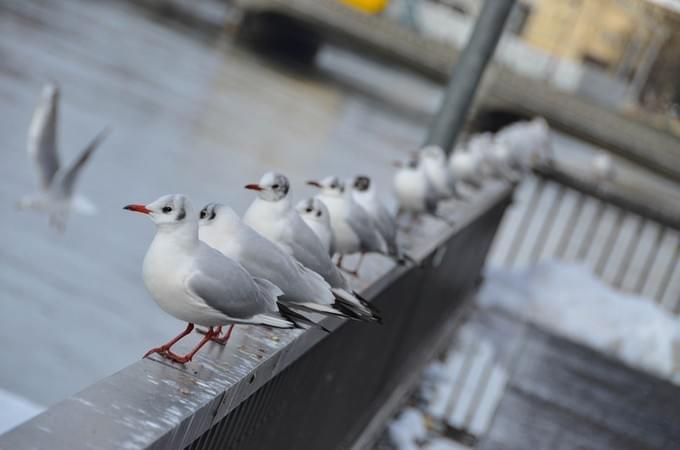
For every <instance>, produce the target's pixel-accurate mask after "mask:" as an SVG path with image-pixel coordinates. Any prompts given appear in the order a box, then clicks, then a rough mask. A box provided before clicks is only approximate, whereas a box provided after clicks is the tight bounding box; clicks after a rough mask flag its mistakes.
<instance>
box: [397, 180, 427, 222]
mask: <svg viewBox="0 0 680 450" xmlns="http://www.w3.org/2000/svg"><path fill="white" fill-rule="evenodd" d="M394 193H395V195H396V197H397V200H398V201H399V207H400V208H401V209H402V210H405V211H410V212H422V211H424V210H425V195H426V194H427V180H425V178H424V177H423V174H422V172H420V171H416V170H409V169H405V170H399V171H398V172H397V173H396V174H395V175H394Z"/></svg>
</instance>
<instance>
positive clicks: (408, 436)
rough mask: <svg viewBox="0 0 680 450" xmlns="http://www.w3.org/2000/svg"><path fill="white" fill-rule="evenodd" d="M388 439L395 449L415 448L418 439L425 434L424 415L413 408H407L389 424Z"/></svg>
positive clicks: (407, 449) (411, 449)
mask: <svg viewBox="0 0 680 450" xmlns="http://www.w3.org/2000/svg"><path fill="white" fill-rule="evenodd" d="M389 435H390V440H391V441H392V443H393V444H394V446H395V448H396V449H397V450H417V449H419V448H420V447H419V446H418V441H423V440H424V439H425V437H426V436H427V428H426V427H425V417H424V416H423V413H422V412H420V411H418V410H417V409H415V408H407V409H405V410H404V411H402V413H401V414H399V417H397V418H396V419H395V420H394V421H393V422H392V423H390V425H389Z"/></svg>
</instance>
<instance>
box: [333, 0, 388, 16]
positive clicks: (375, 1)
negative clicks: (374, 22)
mask: <svg viewBox="0 0 680 450" xmlns="http://www.w3.org/2000/svg"><path fill="white" fill-rule="evenodd" d="M339 1H340V2H341V3H344V4H346V5H349V6H351V7H352V8H354V9H358V10H359V11H361V12H365V13H367V14H378V13H380V12H382V11H383V10H384V9H385V8H386V7H387V4H388V3H389V2H390V0H339Z"/></svg>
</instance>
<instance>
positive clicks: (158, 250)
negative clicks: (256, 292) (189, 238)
mask: <svg viewBox="0 0 680 450" xmlns="http://www.w3.org/2000/svg"><path fill="white" fill-rule="evenodd" d="M191 267H192V259H191V257H189V256H187V255H184V254H182V253H181V252H178V251H176V249H175V248H174V246H173V244H172V243H171V242H169V240H167V239H164V238H163V236H159V235H156V238H154V240H153V242H152V243H151V246H150V247H149V250H148V251H147V253H146V256H145V257H144V265H143V276H144V284H145V285H146V288H147V290H148V291H149V293H150V294H151V297H153V299H154V300H155V301H156V303H158V306H160V307H161V309H162V310H163V311H165V312H166V313H168V314H170V315H171V316H173V317H175V318H177V319H179V320H182V321H184V322H189V323H193V324H197V325H203V326H208V327H209V326H216V325H225V324H227V323H229V319H228V318H227V317H226V316H225V315H223V314H222V313H220V312H219V311H217V310H215V309H213V308H211V307H209V306H208V305H207V304H206V303H205V302H203V301H202V300H201V299H200V298H197V297H195V296H193V295H190V294H189V293H188V291H187V289H186V287H185V284H184V283H185V282H186V279H187V277H188V276H189V275H190V273H191Z"/></svg>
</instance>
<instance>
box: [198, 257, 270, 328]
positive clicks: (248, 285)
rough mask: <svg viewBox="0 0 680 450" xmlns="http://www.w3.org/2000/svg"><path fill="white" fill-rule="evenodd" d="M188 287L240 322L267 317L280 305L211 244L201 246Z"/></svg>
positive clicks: (212, 305) (246, 273)
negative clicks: (258, 316)
mask: <svg viewBox="0 0 680 450" xmlns="http://www.w3.org/2000/svg"><path fill="white" fill-rule="evenodd" d="M185 285H186V288H187V290H188V291H189V292H190V293H191V294H193V295H195V296H197V297H199V298H200V299H202V300H203V301H204V302H205V303H206V304H207V305H208V306H210V307H211V308H214V309H216V310H218V311H220V312H221V313H223V314H225V315H227V316H229V317H232V318H236V319H247V318H250V317H252V316H254V315H257V314H261V313H266V312H268V311H270V310H271V305H269V304H268V303H270V302H271V303H272V304H273V305H276V296H275V295H271V294H273V293H272V292H269V291H268V290H264V289H262V288H260V287H259V286H258V285H257V284H256V283H255V282H254V281H253V279H252V278H251V277H250V275H249V274H248V272H246V270H245V269H244V268H243V267H241V266H240V265H239V264H237V263H236V262H235V261H232V260H231V259H229V258H227V257H226V256H224V255H223V254H221V253H220V252H218V251H217V250H215V249H213V248H212V247H209V246H208V245H207V244H205V245H201V246H200V248H199V254H198V255H197V257H196V258H195V262H194V267H193V271H192V273H191V275H190V276H189V277H188V278H187V280H186V281H185ZM269 297H271V298H269Z"/></svg>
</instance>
